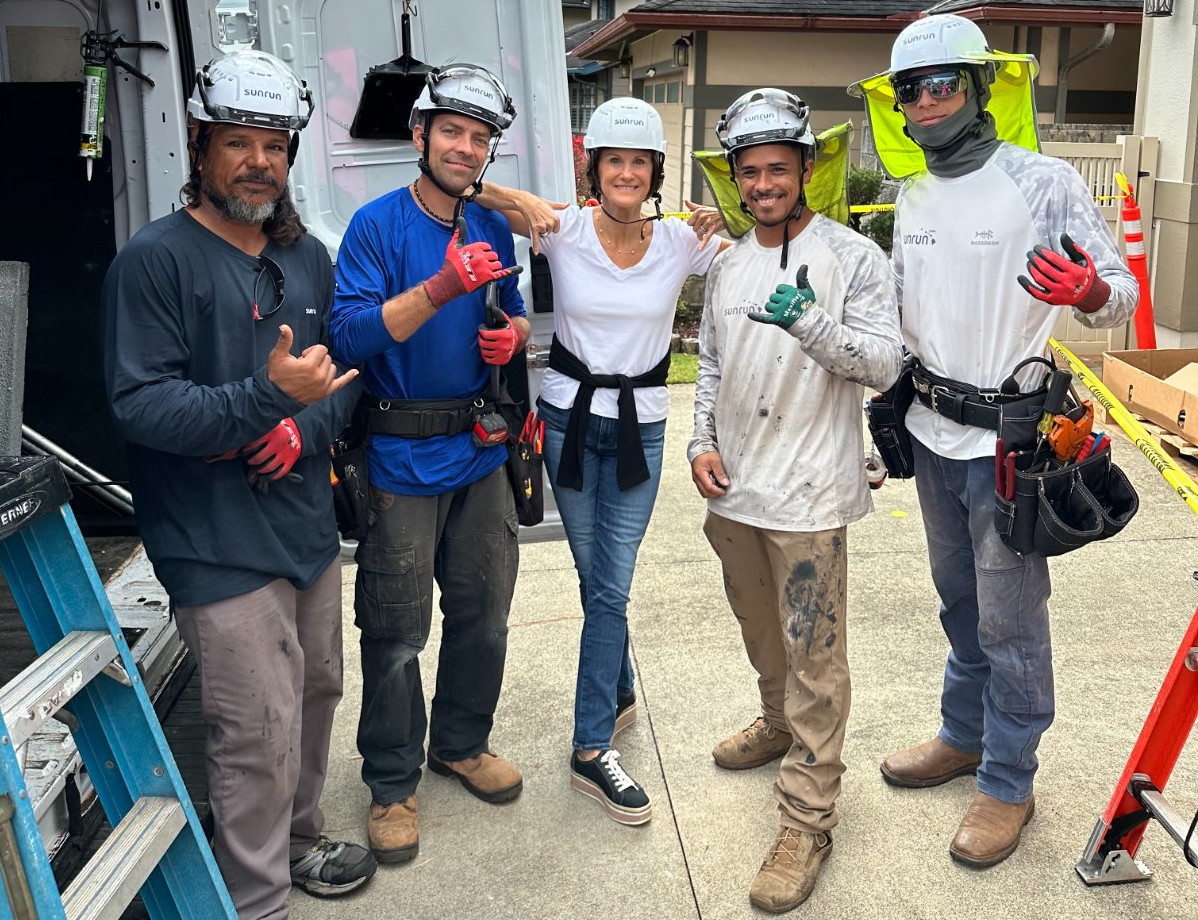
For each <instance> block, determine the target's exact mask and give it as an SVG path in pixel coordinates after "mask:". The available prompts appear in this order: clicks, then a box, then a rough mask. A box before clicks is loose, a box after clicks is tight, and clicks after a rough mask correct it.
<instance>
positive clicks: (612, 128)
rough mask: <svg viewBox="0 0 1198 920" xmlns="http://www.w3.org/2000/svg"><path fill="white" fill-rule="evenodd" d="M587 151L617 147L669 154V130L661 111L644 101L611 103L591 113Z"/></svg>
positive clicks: (626, 98) (584, 143) (584, 142)
mask: <svg viewBox="0 0 1198 920" xmlns="http://www.w3.org/2000/svg"><path fill="white" fill-rule="evenodd" d="M582 146H583V149H584V150H599V149H600V148H603V147H617V148H620V149H623V150H655V151H657V152H658V153H662V154H664V153H665V152H666V130H665V126H664V125H663V124H662V122H661V116H660V115H659V114H658V113H657V109H655V108H653V106H651V105H649V103H647V102H645V101H644V100H642V99H636V98H633V97H632V96H620V97H618V98H616V99H609V100H607V102H605V103H603V105H601V106H599V107H598V108H597V109H595V111H594V112H592V113H591V120H590V121H589V122H588V123H587V133H586V135H585V136H584V137H583V139H582Z"/></svg>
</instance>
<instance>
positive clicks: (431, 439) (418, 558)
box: [330, 65, 529, 862]
mask: <svg viewBox="0 0 1198 920" xmlns="http://www.w3.org/2000/svg"><path fill="white" fill-rule="evenodd" d="M515 114H516V113H515V109H514V108H513V106H512V103H511V99H510V98H509V97H508V95H507V92H506V91H505V90H504V88H503V85H502V84H501V83H500V82H499V80H498V79H496V78H495V76H494V75H492V74H490V73H489V72H487V71H486V70H484V69H482V68H479V67H474V66H471V65H456V66H454V65H451V66H447V67H444V68H441V69H440V70H435V71H433V72H432V73H430V74H429V76H428V80H427V83H426V86H425V89H424V90H423V92H422V93H421V95H420V98H419V99H417V101H416V103H415V105H414V106H413V108H412V115H411V121H410V127H411V129H412V140H413V143H414V144H415V146H416V149H417V151H419V153H420V155H421V157H420V164H419V165H420V171H421V175H420V177H419V178H418V179H417V180H416V181H415V182H413V183H412V184H411V186H409V187H406V188H402V189H397V190H396V191H394V192H391V193H389V194H387V195H384V196H382V197H381V198H379V199H377V200H375V201H373V202H371V203H369V204H367V205H365V206H364V207H362V208H361V209H359V211H358V212H357V213H356V214H355V215H354V217H353V219H352V220H351V221H350V224H349V227H348V228H347V230H346V233H345V237H344V239H343V241H342V244H341V251H340V253H339V255H338V258H337V293H336V295H335V299H334V304H333V311H332V317H331V322H330V336H331V339H332V342H333V347H334V350H335V351H336V353H337V354H338V355H340V356H342V357H344V358H345V359H346V360H348V361H350V362H351V363H354V364H359V365H361V366H362V369H363V379H364V381H365V384H366V389H367V391H368V393H367V396H366V397H365V398H364V404H365V416H366V418H367V420H368V425H369V428H368V430H369V432H370V435H369V442H368V444H369V446H368V454H367V462H368V467H369V471H370V483H371V523H370V528H369V531H368V532H367V535H366V537H365V539H364V540H362V542H361V543H360V545H359V547H358V551H357V557H356V558H357V562H358V578H357V585H356V600H355V604H354V609H355V614H356V623H357V625H358V628H359V629H360V630H361V648H362V680H363V688H362V713H361V717H360V720H359V723H358V750H359V751H360V752H361V754H362V778H363V779H364V780H365V782H366V784H367V785H368V786H369V787H370V791H371V798H372V802H371V805H370V816H369V820H368V822H367V827H368V831H369V836H370V845H371V848H372V849H373V851H374V853H375V855H376V856H377V857H378V858H379V860H381V861H383V862H403V861H405V860H409V859H411V858H412V857H414V856H415V855H416V851H417V847H418V843H419V833H418V828H419V825H418V820H417V806H416V795H415V792H416V786H417V784H418V782H419V781H420V774H421V771H420V765H421V762H422V761H423V760H424V736H425V731H426V728H428V727H429V722H428V719H427V718H426V715H425V708H424V693H423V690H422V687H421V682H420V664H419V660H418V655H419V653H420V650H421V649H423V648H424V646H425V643H426V642H427V641H428V635H429V629H430V626H431V623H432V598H433V579H434V578H435V579H436V581H437V584H438V586H439V587H440V589H441V611H442V615H443V616H444V618H445V619H444V627H443V635H442V640H441V650H440V657H439V665H438V675H437V692H436V696H435V698H434V700H433V705H432V717H431V728H430V730H429V752H428V762H429V766H430V767H431V768H432V769H433V771H434V772H437V773H441V774H443V775H446V776H453V777H456V778H458V779H459V780H460V781H461V783H462V784H463V785H464V786H465V787H466V788H467V789H468V790H469V791H470V792H471V793H473V794H474V795H476V796H477V797H479V798H480V799H482V800H484V801H487V802H493V803H500V802H508V801H511V800H512V799H514V798H516V796H518V795H519V794H520V791H521V788H522V786H523V779H522V777H521V775H520V772H519V771H518V770H517V769H516V768H515V767H514V766H513V765H512V764H510V763H508V762H507V761H505V760H504V759H503V758H501V757H498V756H496V755H495V754H493V753H492V752H491V750H490V748H489V745H488V737H489V735H490V732H491V726H492V724H493V718H494V713H495V705H496V703H497V702H498V699H499V689H500V685H501V683H502V681H503V665H504V659H505V656H506V650H507V617H508V608H509V607H510V605H511V600H512V591H513V589H514V586H515V581H516V568H517V563H518V548H517V543H516V532H517V526H518V525H517V519H516V510H515V505H514V502H513V500H512V494H511V489H510V486H509V484H508V480H507V476H506V473H505V472H504V470H503V465H504V461H505V459H506V450H505V448H504V446H503V442H502V440H500V441H499V443H498V444H494V443H487V440H486V438H485V430H483V426H481V425H480V422H481V421H482V418H483V416H485V415H487V414H488V411H491V412H493V411H494V410H493V406H492V405H491V404H492V402H493V400H492V398H491V397H492V393H491V387H490V381H491V374H492V366H493V365H502V364H506V363H507V362H508V361H510V360H511V358H512V357H513V356H514V355H515V354H516V353H517V352H518V351H519V349H521V348H522V347H523V346H524V343H525V342H526V341H527V339H528V332H529V327H528V322H527V320H526V319H525V318H524V316H525V309H524V303H523V300H522V299H521V297H520V294H519V291H518V290H517V287H516V280H515V278H514V277H511V276H512V275H513V274H514V272H513V270H512V268H510V267H509V268H504V267H503V266H512V265H513V263H514V262H515V250H514V246H513V243H512V235H511V230H510V228H509V227H508V224H507V221H506V220H505V219H504V218H503V216H502V215H500V214H498V213H495V212H491V211H487V210H485V209H483V208H482V207H480V206H479V205H477V204H475V203H473V197H474V193H476V192H477V190H478V189H480V187H481V181H482V173H483V171H484V170H485V169H486V166H487V165H488V164H489V163H490V161H491V160H492V159H493V158H494V154H495V148H496V146H497V144H498V141H499V137H500V135H501V133H502V132H503V130H504V129H505V128H507V127H508V126H509V125H510V124H511V122H512V119H513V118H514V117H515ZM472 190H473V192H472ZM463 221H464V223H463ZM488 283H493V284H495V285H496V286H497V289H498V290H497V293H498V302H499V306H500V308H501V309H502V310H503V313H504V317H505V322H504V323H502V324H500V326H501V327H500V328H494V329H493V328H487V326H488V325H489V324H488V323H487V317H486V303H485V297H486V289H487V285H488Z"/></svg>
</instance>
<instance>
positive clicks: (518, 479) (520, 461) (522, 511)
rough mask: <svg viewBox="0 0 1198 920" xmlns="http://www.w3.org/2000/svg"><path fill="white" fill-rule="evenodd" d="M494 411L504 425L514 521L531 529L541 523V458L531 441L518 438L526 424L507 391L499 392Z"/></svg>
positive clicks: (506, 464) (542, 455)
mask: <svg viewBox="0 0 1198 920" xmlns="http://www.w3.org/2000/svg"><path fill="white" fill-rule="evenodd" d="M498 408H499V414H500V415H502V416H503V420H504V422H506V423H507V445H506V446H507V460H506V462H505V469H506V470H507V478H508V484H509V485H511V487H512V499H513V500H514V501H515V503H516V517H517V518H518V519H519V521H520V524H521V526H523V527H532V526H533V525H535V524H540V523H541V521H543V520H544V519H545V475H544V464H545V456H544V454H543V453H542V452H540V451H537V450H535V449H534V444H533V442H532V441H530V440H527V439H525V438H524V437H522V436H521V433H522V432H523V431H524V428H525V421H526V417H525V415H524V407H523V406H522V405H521V404H520V403H519V402H517V401H516V400H514V399H512V397H511V396H509V395H508V392H507V387H504V388H503V389H501V390H500V392H499V399H498Z"/></svg>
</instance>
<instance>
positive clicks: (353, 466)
mask: <svg viewBox="0 0 1198 920" xmlns="http://www.w3.org/2000/svg"><path fill="white" fill-rule="evenodd" d="M361 418H362V416H361V413H355V416H354V419H355V421H354V423H353V424H351V425H350V427H349V428H347V429H346V430H345V432H343V434H342V436H341V437H340V438H338V439H337V440H336V441H334V442H333V446H332V447H331V448H330V449H329V452H330V454H331V455H332V461H333V474H332V483H333V511H334V513H335V514H336V515H337V530H338V531H340V533H341V536H343V537H345V539H347V540H362V539H364V538H365V537H366V530H367V529H368V527H369V526H370V476H369V473H368V471H367V467H366V436H365V431H364V429H362V428H361V427H360V425H361Z"/></svg>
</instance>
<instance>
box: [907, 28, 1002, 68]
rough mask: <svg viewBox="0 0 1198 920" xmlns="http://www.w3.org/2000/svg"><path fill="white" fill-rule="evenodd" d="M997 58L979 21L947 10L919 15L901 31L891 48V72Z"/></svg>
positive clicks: (988, 60) (980, 63)
mask: <svg viewBox="0 0 1198 920" xmlns="http://www.w3.org/2000/svg"><path fill="white" fill-rule="evenodd" d="M993 60H994V53H993V51H991V50H990V46H989V45H987V44H986V36H985V35H983V34H982V30H981V29H979V28H978V27H977V24H976V23H974V22H972V21H971V20H968V19H966V18H965V17H964V16H956V15H953V14H952V13H944V14H942V15H938V16H928V17H927V18H925V19H917V20H916V21H915V22H913V23H911V25H909V26H907V28H905V29H903V31H902V32H900V33H899V35H898V38H896V39H895V40H894V47H893V48H891V50H890V73H891V75H892V76H893V75H894V74H897V73H901V72H903V71H905V70H914V69H916V68H917V67H935V66H937V65H939V64H978V65H984V64H986V63H987V62H990V61H993Z"/></svg>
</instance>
